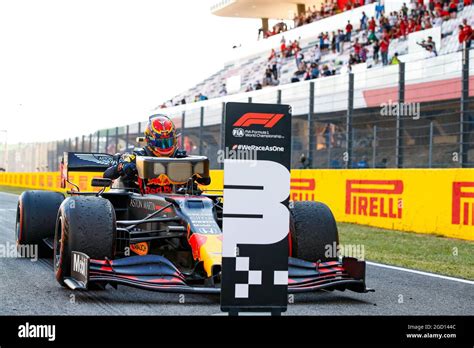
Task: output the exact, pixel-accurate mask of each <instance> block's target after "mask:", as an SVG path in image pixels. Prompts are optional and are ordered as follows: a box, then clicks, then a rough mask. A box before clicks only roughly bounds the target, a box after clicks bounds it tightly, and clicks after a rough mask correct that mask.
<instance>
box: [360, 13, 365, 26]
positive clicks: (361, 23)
mask: <svg viewBox="0 0 474 348" xmlns="http://www.w3.org/2000/svg"><path fill="white" fill-rule="evenodd" d="M360 29H361V30H367V15H366V14H365V12H362V17H361V19H360Z"/></svg>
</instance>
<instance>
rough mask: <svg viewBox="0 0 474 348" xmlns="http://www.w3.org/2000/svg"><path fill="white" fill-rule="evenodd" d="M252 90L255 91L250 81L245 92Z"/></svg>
mask: <svg viewBox="0 0 474 348" xmlns="http://www.w3.org/2000/svg"><path fill="white" fill-rule="evenodd" d="M251 91H253V87H252V84H251V83H249V84H248V85H247V87H246V88H245V92H251Z"/></svg>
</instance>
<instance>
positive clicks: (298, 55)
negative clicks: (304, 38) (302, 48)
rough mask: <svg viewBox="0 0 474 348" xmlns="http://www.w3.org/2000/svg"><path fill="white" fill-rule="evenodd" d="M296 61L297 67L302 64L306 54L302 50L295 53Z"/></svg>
mask: <svg viewBox="0 0 474 348" xmlns="http://www.w3.org/2000/svg"><path fill="white" fill-rule="evenodd" d="M295 62H296V67H299V66H300V64H301V63H303V62H304V54H303V53H302V52H298V53H296V54H295Z"/></svg>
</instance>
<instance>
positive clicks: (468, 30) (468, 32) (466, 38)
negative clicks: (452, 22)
mask: <svg viewBox="0 0 474 348" xmlns="http://www.w3.org/2000/svg"><path fill="white" fill-rule="evenodd" d="M462 24H463V28H462V31H461V32H462V33H463V42H466V47H467V48H469V47H471V41H472V37H473V32H472V27H471V26H470V25H469V24H467V19H466V18H464V20H463V21H462ZM460 35H461V34H460ZM459 41H461V40H459Z"/></svg>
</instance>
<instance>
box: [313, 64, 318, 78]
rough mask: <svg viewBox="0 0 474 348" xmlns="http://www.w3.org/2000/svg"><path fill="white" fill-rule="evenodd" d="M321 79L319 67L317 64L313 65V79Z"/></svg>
mask: <svg viewBox="0 0 474 348" xmlns="http://www.w3.org/2000/svg"><path fill="white" fill-rule="evenodd" d="M318 77H319V67H318V64H317V63H311V78H312V79H317V78H318Z"/></svg>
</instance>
